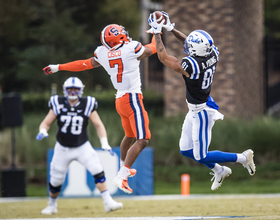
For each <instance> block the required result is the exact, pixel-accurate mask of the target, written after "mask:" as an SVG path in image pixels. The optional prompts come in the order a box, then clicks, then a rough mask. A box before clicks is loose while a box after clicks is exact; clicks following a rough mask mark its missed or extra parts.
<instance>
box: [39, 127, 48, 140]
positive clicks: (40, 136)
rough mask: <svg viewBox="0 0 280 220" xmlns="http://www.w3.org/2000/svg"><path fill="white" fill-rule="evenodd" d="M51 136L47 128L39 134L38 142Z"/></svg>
mask: <svg viewBox="0 0 280 220" xmlns="http://www.w3.org/2000/svg"><path fill="white" fill-rule="evenodd" d="M48 136H49V134H48V132H47V130H46V129H45V128H42V129H40V131H39V133H38V134H37V136H36V139H37V140H38V141H41V140H42V139H43V138H47V137H48Z"/></svg>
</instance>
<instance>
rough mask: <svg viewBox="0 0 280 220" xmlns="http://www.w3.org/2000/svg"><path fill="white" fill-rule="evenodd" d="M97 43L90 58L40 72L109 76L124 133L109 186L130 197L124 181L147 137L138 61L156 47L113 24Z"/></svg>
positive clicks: (126, 183)
mask: <svg viewBox="0 0 280 220" xmlns="http://www.w3.org/2000/svg"><path fill="white" fill-rule="evenodd" d="M101 43H102V46H99V47H97V49H96V50H95V52H94V57H92V58H89V59H85V60H77V61H73V62H70V63H65V64H56V65H48V66H47V67H45V68H44V69H43V70H44V72H45V74H47V75H48V74H52V73H55V72H57V71H62V70H65V71H83V70H88V69H92V68H96V67H99V66H103V68H104V69H105V70H106V71H107V73H108V74H109V75H110V78H111V81H112V84H113V86H114V88H115V89H116V90H117V93H116V100H115V105H116V110H117V112H118V114H119V115H120V117H121V121H122V126H123V129H124V132H125V136H124V138H123V140H122V142H121V144H120V150H121V159H120V171H119V172H118V175H117V176H116V177H115V178H114V180H113V184H114V185H116V186H117V187H118V188H120V189H121V190H123V191H124V192H126V193H129V194H130V193H132V192H133V190H132V189H131V188H130V187H129V185H128V181H127V178H128V177H131V176H134V175H135V174H136V170H135V169H131V166H132V165H133V163H134V161H135V160H136V159H137V157H138V155H139V154H140V153H141V152H142V150H143V149H144V148H145V147H146V146H147V145H148V142H149V139H150V138H151V132H150V129H149V117H148V113H147V112H146V110H145V108H144V105H143V95H142V91H141V77H140V69H139V65H140V60H141V59H142V58H144V57H148V56H150V55H152V54H154V53H156V46H155V41H154V38H153V39H152V42H151V43H150V44H147V45H145V46H143V45H142V44H141V43H140V42H137V41H133V40H132V39H131V38H130V37H129V35H128V32H127V31H126V30H125V28H124V27H123V26H121V25H117V24H110V25H107V26H106V27H105V28H104V29H103V30H102V32H101ZM134 140H136V141H135V142H134Z"/></svg>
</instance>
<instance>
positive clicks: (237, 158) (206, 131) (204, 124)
mask: <svg viewBox="0 0 280 220" xmlns="http://www.w3.org/2000/svg"><path fill="white" fill-rule="evenodd" d="M217 113H218V112H217V111H216V110H213V109H209V108H208V109H206V110H203V111H201V112H199V113H198V114H197V116H195V118H194V119H193V120H194V131H193V133H194V134H196V137H195V138H194V139H195V141H194V145H195V147H194V151H195V152H194V156H195V159H196V160H197V161H198V162H199V163H202V164H204V163H226V162H238V163H241V164H242V165H243V166H244V167H246V168H247V169H248V171H249V173H250V175H254V173H255V165H254V162H253V151H252V150H247V151H245V152H243V153H229V152H222V151H217V150H216V151H208V148H209V145H210V143H211V137H212V128H213V126H214V123H215V120H216V119H215V115H217ZM220 172H222V171H220ZM215 173H216V172H215Z"/></svg>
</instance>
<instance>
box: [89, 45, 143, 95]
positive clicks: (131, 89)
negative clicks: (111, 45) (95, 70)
mask: <svg viewBox="0 0 280 220" xmlns="http://www.w3.org/2000/svg"><path fill="white" fill-rule="evenodd" d="M144 50H145V48H144V46H143V45H142V44H141V43H140V42H137V41H130V42H126V43H124V44H123V45H122V46H121V47H120V48H119V49H118V50H114V51H110V50H108V49H107V48H106V47H104V46H99V47H97V49H96V50H95V52H94V58H95V60H96V61H97V62H98V63H99V64H100V65H102V66H103V68H104V69H105V70H106V71H107V73H108V74H109V75H110V78H111V81H112V84H113V86H114V88H115V89H116V90H117V94H116V98H120V97H122V96H123V95H124V94H126V93H142V92H141V77H140V69H139V65H140V60H137V58H138V57H139V56H141V55H142V54H143V52H144Z"/></svg>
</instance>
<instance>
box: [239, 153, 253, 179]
mask: <svg viewBox="0 0 280 220" xmlns="http://www.w3.org/2000/svg"><path fill="white" fill-rule="evenodd" d="M242 154H243V155H244V156H245V157H246V162H244V163H242V164H243V166H244V167H245V168H247V170H248V172H249V174H250V175H251V176H253V175H254V174H255V172H256V166H255V163H254V160H253V157H254V151H252V150H251V149H248V150H246V151H244V152H243V153H242Z"/></svg>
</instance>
